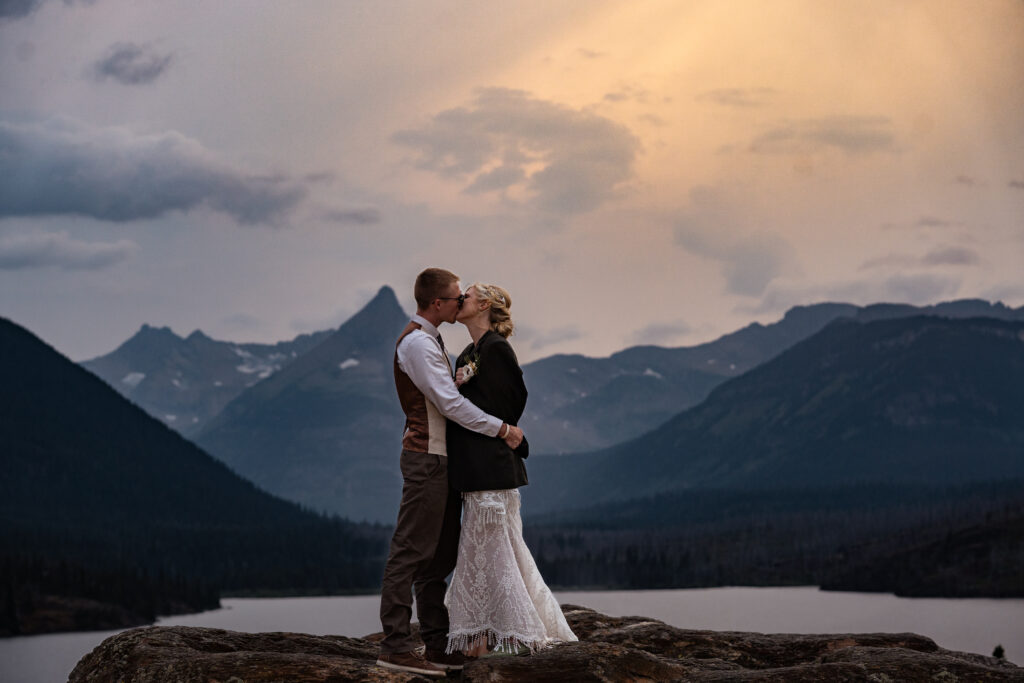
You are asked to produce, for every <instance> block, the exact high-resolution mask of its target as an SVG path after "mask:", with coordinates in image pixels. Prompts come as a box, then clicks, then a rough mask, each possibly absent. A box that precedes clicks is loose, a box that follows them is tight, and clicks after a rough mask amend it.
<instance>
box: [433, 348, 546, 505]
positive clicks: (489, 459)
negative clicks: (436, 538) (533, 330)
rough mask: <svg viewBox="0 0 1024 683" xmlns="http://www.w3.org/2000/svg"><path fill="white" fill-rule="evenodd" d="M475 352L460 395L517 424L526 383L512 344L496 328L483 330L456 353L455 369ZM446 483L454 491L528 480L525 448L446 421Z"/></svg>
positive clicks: (510, 486) (523, 405)
mask: <svg viewBox="0 0 1024 683" xmlns="http://www.w3.org/2000/svg"><path fill="white" fill-rule="evenodd" d="M477 354H479V360H478V361H477V374H476V375H474V376H473V377H471V378H470V379H469V381H468V382H466V383H464V384H463V385H462V386H461V387H459V391H460V392H461V393H462V395H463V396H465V397H466V398H468V399H469V400H470V401H472V402H473V403H474V404H475V405H476V406H477V407H478V408H480V409H481V410H483V411H484V412H485V413H490V414H491V415H493V416H495V417H498V418H501V419H502V420H504V421H505V422H507V423H509V424H510V425H515V424H518V422H519V418H520V417H522V415H523V409H525V408H526V384H525V383H524V382H523V371H522V369H521V368H520V367H519V361H518V360H517V359H516V353H515V351H513V350H512V345H511V344H509V343H508V341H507V340H506V339H505V338H504V337H502V336H501V335H500V334H498V333H497V332H494V331H492V330H488V331H487V332H485V333H484V336H482V337H480V341H479V343H477V344H476V345H475V346H474V345H473V344H470V345H469V346H467V347H466V348H465V350H463V352H462V353H460V354H459V357H458V359H457V360H456V361H455V368H456V369H458V368H460V367H462V366H463V365H465V364H466V363H467V362H468V361H469V359H470V358H472V357H474V356H476V355H477ZM447 439H448V484H449V486H451V487H452V488H453V489H456V490H457V491H492V490H498V489H514V488H518V487H520V486H525V485H526V484H528V483H529V480H527V478H526V465H525V464H524V463H523V459H524V458H526V457H527V456H528V455H529V453H530V446H529V444H527V443H526V439H525V438H524V439H523V443H522V444H521V445H520V446H519V448H517V449H515V450H514V451H513V450H512V449H511V448H509V447H508V444H506V443H505V441H504V440H503V439H499V438H497V437H492V436H484V435H483V434H479V433H477V432H472V431H470V430H468V429H466V428H464V427H462V426H460V425H458V424H456V423H455V422H452V421H451V420H449V421H448V433H447Z"/></svg>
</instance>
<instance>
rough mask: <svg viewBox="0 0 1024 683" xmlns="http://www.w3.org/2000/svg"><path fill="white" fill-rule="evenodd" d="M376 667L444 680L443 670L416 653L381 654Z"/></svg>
mask: <svg viewBox="0 0 1024 683" xmlns="http://www.w3.org/2000/svg"><path fill="white" fill-rule="evenodd" d="M377 666H383V667H384V668H385V669H394V670H395V671H408V672H409V673H413V674H419V675H421V676H433V677H434V678H444V676H445V673H444V669H442V668H440V667H438V666H435V665H433V664H431V663H430V662H428V661H427V660H426V659H424V658H423V655H421V654H420V653H418V652H393V653H391V654H384V653H383V652H382V653H380V655H379V656H378V657H377Z"/></svg>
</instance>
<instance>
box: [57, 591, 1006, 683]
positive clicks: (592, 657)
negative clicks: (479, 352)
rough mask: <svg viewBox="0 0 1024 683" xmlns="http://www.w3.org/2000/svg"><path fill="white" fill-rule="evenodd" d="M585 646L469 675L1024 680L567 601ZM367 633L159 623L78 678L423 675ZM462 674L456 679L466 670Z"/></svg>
mask: <svg viewBox="0 0 1024 683" xmlns="http://www.w3.org/2000/svg"><path fill="white" fill-rule="evenodd" d="M562 609H563V611H564V612H565V615H566V617H567V618H568V620H569V623H570V625H571V626H572V628H573V631H574V632H575V633H576V634H577V635H578V636H579V638H580V642H578V643H565V644H562V645H557V646H555V647H553V648H550V649H548V650H545V651H543V652H540V653H538V654H535V655H532V656H524V657H488V658H484V659H481V660H476V661H473V662H472V663H470V664H467V666H466V668H465V670H464V671H463V672H462V674H461V679H462V680H464V681H491V682H494V681H780V682H782V681H785V682H791V681H873V682H875V683H889V682H895V681H900V682H903V681H908V682H913V681H929V682H932V681H935V682H943V683H954V682H956V681H964V682H966V681H1024V669H1021V668H1018V667H1016V666H1014V665H1012V664H1009V663H1006V662H1003V661H1000V660H998V659H995V658H993V657H984V656H982V655H974V654H967V653H963V652H953V651H950V650H944V649H942V648H940V647H938V646H937V645H936V644H935V643H934V642H933V641H931V640H929V639H928V638H925V637H923V636H918V635H914V634H912V633H899V634H892V633H870V634H843V635H770V634H761V633H738V632H720V631H690V630H686V629H680V628H675V627H672V626H669V625H667V624H665V623H663V622H660V621H655V620H653V619H647V618H645V617H622V618H617V617H609V616H607V615H604V614H600V613H599V612H595V611H593V610H591V609H587V608H585V607H578V606H575V605H563V606H562ZM379 638H380V634H373V635H370V636H367V637H365V638H346V637H344V636H310V635H305V634H301V633H238V632H235V631H222V630H219V629H211V628H193V627H186V626H171V627H162V626H149V627H145V628H137V629H133V630H130V631H125V632H123V633H119V634H117V635H115V636H111V637H110V638H108V639H107V640H105V641H103V643H102V644H100V646H99V647H97V648H96V649H95V650H93V651H92V652H91V653H89V654H88V655H86V656H85V657H83V658H82V660H81V661H80V662H79V663H78V666H76V667H75V670H74V671H72V672H71V678H70V683H81V682H85V681H124V682H126V683H150V682H154V683H155V682H158V681H159V682H161V683H162V682H163V681H186V682H189V681H204V682H205V681H223V682H224V683H228V682H229V681H230V682H235V683H242V682H249V681H331V682H341V681H423V680H426V679H423V678H421V677H419V676H413V675H406V674H401V673H396V672H393V671H388V670H386V669H382V668H380V667H377V666H375V665H374V661H375V660H376V657H377V646H376V641H377V640H378V639H379ZM452 678H455V679H458V678H459V676H453V677H452Z"/></svg>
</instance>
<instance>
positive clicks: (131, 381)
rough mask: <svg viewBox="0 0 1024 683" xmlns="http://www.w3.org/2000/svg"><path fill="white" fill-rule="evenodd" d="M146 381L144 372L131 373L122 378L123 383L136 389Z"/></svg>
mask: <svg viewBox="0 0 1024 683" xmlns="http://www.w3.org/2000/svg"><path fill="white" fill-rule="evenodd" d="M144 379H146V373H144V372H129V373H128V374H127V375H125V376H124V377H122V378H121V381H122V382H124V383H125V384H127V385H128V386H130V387H131V388H132V389H134V388H135V387H137V386H139V383H140V382H142V380H144Z"/></svg>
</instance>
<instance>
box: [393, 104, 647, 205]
mask: <svg viewBox="0 0 1024 683" xmlns="http://www.w3.org/2000/svg"><path fill="white" fill-rule="evenodd" d="M392 139H393V140H394V141H395V142H396V143H398V144H401V145H404V146H407V147H411V148H413V149H415V150H416V151H417V152H418V153H419V156H418V158H417V159H416V162H415V163H416V166H417V167H418V168H421V169H424V170H428V171H432V172H435V173H437V174H439V175H441V176H442V177H446V178H451V179H454V180H457V181H460V182H463V183H465V185H464V188H463V189H464V191H465V192H467V193H474V194H479V193H485V192H498V193H507V192H509V191H513V190H515V191H520V192H522V193H524V194H525V195H526V196H527V197H528V199H527V202H528V203H529V204H530V205H531V206H533V207H535V208H539V209H541V210H543V211H547V212H551V213H554V214H575V213H582V212H585V211H589V210H591V209H594V208H596V207H597V206H599V205H601V204H603V203H605V202H607V201H609V200H610V199H612V198H614V197H615V196H616V195H617V193H618V192H619V190H620V188H621V186H622V184H623V183H624V182H626V181H627V180H629V179H630V178H631V177H632V175H633V162H634V160H635V158H636V155H637V153H638V152H639V150H640V142H639V140H638V139H637V137H636V136H635V135H633V133H632V132H630V130H629V129H628V128H626V127H625V126H623V125H622V124H619V123H616V122H615V121H612V120H611V119H608V118H605V117H603V116H599V115H597V114H595V113H593V112H588V111H580V110H576V109H571V108H569V107H565V106H563V105H561V104H558V103H556V102H549V101H546V100H540V99H536V98H534V97H532V96H530V95H529V94H528V93H526V92H523V91H520V90H508V89H504V88H486V89H481V90H478V91H477V93H476V97H475V98H474V99H473V101H472V102H471V103H470V104H469V105H467V106H464V107H458V108H455V109H448V110H445V111H442V112H440V113H439V114H437V115H435V116H434V117H433V118H432V119H431V120H430V122H429V123H427V124H426V125H424V126H422V127H420V128H418V129H414V130H404V131H400V132H398V133H396V134H395V135H394V136H393V138H392Z"/></svg>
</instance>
